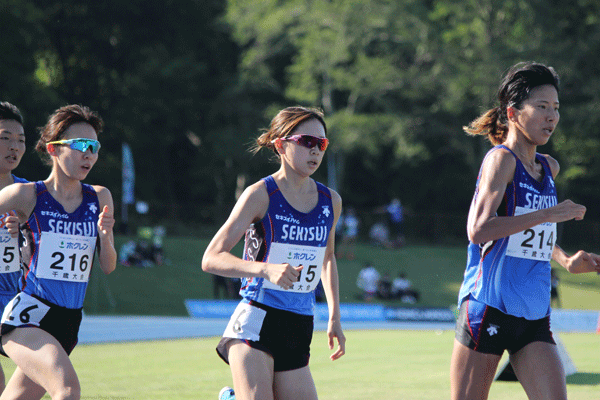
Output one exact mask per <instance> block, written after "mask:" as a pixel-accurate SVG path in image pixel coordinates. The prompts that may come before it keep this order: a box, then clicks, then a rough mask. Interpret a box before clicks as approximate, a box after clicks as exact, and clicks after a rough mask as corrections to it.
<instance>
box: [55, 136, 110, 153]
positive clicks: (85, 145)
mask: <svg viewBox="0 0 600 400" xmlns="http://www.w3.org/2000/svg"><path fill="white" fill-rule="evenodd" d="M47 144H55V145H56V144H68V145H69V147H70V148H72V149H73V150H79V151H81V152H82V153H85V152H86V151H87V149H90V150H91V151H92V154H96V153H97V152H98V150H100V142H99V141H97V140H94V139H85V138H76V139H67V140H57V141H54V142H48V143H47Z"/></svg>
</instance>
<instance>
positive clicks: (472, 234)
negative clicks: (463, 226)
mask: <svg viewBox="0 0 600 400" xmlns="http://www.w3.org/2000/svg"><path fill="white" fill-rule="evenodd" d="M467 236H468V237H469V241H470V242H471V243H474V244H481V243H485V242H487V241H488V240H487V239H486V238H485V237H484V235H483V232H482V231H481V229H478V228H477V227H475V226H472V227H469V229H467Z"/></svg>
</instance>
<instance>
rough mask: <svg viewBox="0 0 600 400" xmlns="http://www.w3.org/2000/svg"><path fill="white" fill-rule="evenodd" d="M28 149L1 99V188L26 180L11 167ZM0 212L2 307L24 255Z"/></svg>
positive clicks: (0, 380)
mask: <svg viewBox="0 0 600 400" xmlns="http://www.w3.org/2000/svg"><path fill="white" fill-rule="evenodd" d="M24 153H25V131H24V129H23V116H22V115H21V112H20V111H19V109H18V108H17V107H16V106H14V105H13V104H10V103H8V102H1V103H0V189H3V188H5V187H6V186H8V185H12V184H13V183H25V182H27V181H26V180H25V179H22V178H17V177H16V176H14V175H13V174H12V171H13V170H14V169H15V168H17V166H18V165H19V163H20V162H21V158H22V157H23V154H24ZM9 215H10V214H8V213H6V214H4V215H2V216H0V257H1V258H0V260H2V262H1V263H0V310H1V311H4V307H6V304H8V302H9V301H10V300H11V299H12V298H13V297H15V295H16V294H17V293H18V292H19V289H20V288H21V277H22V275H23V274H22V272H21V259H20V257H19V239H18V238H13V237H12V236H11V235H10V233H9V232H8V230H7V229H5V225H6V218H7V217H8V216H9ZM4 381H5V379H4V371H3V370H2V367H1V366H0V393H2V392H3V391H4V386H5V382H4Z"/></svg>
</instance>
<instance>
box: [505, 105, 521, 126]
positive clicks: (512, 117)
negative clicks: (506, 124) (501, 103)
mask: <svg viewBox="0 0 600 400" xmlns="http://www.w3.org/2000/svg"><path fill="white" fill-rule="evenodd" d="M518 115H519V110H518V109H517V108H515V107H506V118H508V120H509V121H513V122H515V121H516V120H517V116H518Z"/></svg>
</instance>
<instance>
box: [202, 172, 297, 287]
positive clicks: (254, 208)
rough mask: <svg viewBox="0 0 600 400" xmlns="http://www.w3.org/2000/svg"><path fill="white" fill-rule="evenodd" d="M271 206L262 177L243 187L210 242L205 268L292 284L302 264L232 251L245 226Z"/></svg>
mask: <svg viewBox="0 0 600 400" xmlns="http://www.w3.org/2000/svg"><path fill="white" fill-rule="evenodd" d="M268 207H269V195H268V193H267V190H266V188H265V186H264V183H263V182H262V181H259V182H257V183H255V184H253V185H252V186H250V187H248V188H247V189H246V190H244V192H243V193H242V195H241V196H240V198H239V200H238V202H237V203H236V205H235V206H234V207H233V210H232V211H231V214H230V215H229V218H228V219H227V221H225V224H223V226H222V227H221V229H219V231H218V232H217V233H216V234H215V236H214V237H213V238H212V240H211V242H210V243H209V244H208V247H207V248H206V251H205V252H204V256H203V257H202V270H203V271H206V272H210V273H212V274H216V275H221V276H225V277H231V278H242V277H259V278H267V279H268V280H269V281H271V282H272V283H274V284H276V285H279V286H282V287H283V288H286V289H289V288H291V287H292V286H293V285H294V282H296V281H297V279H298V276H299V275H300V270H302V267H292V266H290V265H289V264H270V263H264V262H257V261H249V260H243V259H241V258H240V257H236V256H234V255H233V254H231V249H232V248H233V247H234V246H235V245H236V244H237V243H238V242H239V241H240V239H241V238H242V237H243V236H244V234H245V232H246V229H248V227H250V225H251V224H252V223H254V222H257V221H259V220H260V219H261V218H262V217H263V216H264V215H265V214H266V212H267V209H268Z"/></svg>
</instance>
